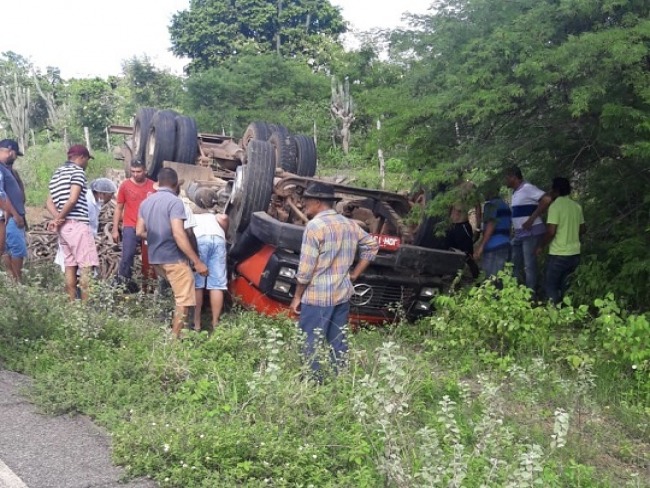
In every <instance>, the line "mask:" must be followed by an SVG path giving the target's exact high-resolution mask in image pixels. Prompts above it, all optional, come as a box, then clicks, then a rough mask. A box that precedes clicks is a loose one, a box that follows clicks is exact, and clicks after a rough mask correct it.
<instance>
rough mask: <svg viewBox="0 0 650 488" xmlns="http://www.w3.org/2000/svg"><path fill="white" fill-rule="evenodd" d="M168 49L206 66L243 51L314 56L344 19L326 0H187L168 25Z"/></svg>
mask: <svg viewBox="0 0 650 488" xmlns="http://www.w3.org/2000/svg"><path fill="white" fill-rule="evenodd" d="M169 32H170V35H171V42H172V52H173V53H174V54H176V55H177V56H187V57H189V58H190V59H191V60H192V61H191V63H190V65H189V68H188V69H189V71H196V70H202V69H207V68H209V67H211V66H215V65H219V64H222V63H224V62H225V61H227V60H229V59H231V58H234V57H238V56H242V55H247V54H263V53H270V52H276V53H277V54H280V55H283V56H289V57H290V56H304V57H306V58H309V57H313V58H316V57H318V56H319V55H320V54H321V53H322V47H321V45H322V44H323V43H324V42H325V43H326V42H327V40H328V39H329V40H330V41H333V42H337V41H338V36H339V34H341V33H343V32H345V23H344V21H343V18H342V16H341V13H340V11H339V9H338V8H337V7H334V6H332V4H331V3H330V2H329V0H309V1H305V0H191V1H190V8H189V9H188V10H183V11H181V12H178V13H176V14H175V15H174V16H173V18H172V22H171V25H170V27H169Z"/></svg>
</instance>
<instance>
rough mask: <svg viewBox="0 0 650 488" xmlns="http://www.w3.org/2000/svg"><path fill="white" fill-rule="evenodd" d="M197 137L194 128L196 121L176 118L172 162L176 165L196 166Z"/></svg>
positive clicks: (197, 134) (181, 117)
mask: <svg viewBox="0 0 650 488" xmlns="http://www.w3.org/2000/svg"><path fill="white" fill-rule="evenodd" d="M198 136H199V132H198V130H197V128H196V120H194V119H193V118H192V117H185V116H183V115H178V116H176V148H175V150H174V161H176V162H177V163H185V164H196V156H197V155H198V152H199V146H198Z"/></svg>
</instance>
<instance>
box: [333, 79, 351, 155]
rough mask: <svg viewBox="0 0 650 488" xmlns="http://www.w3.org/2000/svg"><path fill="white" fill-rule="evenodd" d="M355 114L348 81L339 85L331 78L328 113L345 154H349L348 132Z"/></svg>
mask: <svg viewBox="0 0 650 488" xmlns="http://www.w3.org/2000/svg"><path fill="white" fill-rule="evenodd" d="M355 112H356V107H355V104H354V100H352V95H350V81H349V80H348V79H347V78H346V79H345V83H339V82H338V81H337V80H336V77H334V76H333V77H332V98H331V101H330V113H331V114H332V117H333V118H334V121H335V122H336V131H337V136H338V137H339V138H340V139H341V146H342V147H343V152H344V153H345V154H348V153H349V152H350V138H351V133H350V131H351V128H352V124H353V123H354V121H355V119H356V113H355Z"/></svg>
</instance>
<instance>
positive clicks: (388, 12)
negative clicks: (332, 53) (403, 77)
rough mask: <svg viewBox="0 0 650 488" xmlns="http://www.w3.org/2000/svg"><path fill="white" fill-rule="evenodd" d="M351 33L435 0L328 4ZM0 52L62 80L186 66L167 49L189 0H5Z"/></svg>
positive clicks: (394, 20) (389, 22) (391, 23)
mask: <svg viewBox="0 0 650 488" xmlns="http://www.w3.org/2000/svg"><path fill="white" fill-rule="evenodd" d="M330 1H331V2H332V3H333V4H334V5H337V6H339V7H341V8H342V12H343V17H344V18H345V20H346V21H348V22H350V24H351V27H352V28H353V29H358V30H369V29H371V28H375V27H383V28H392V27H395V26H397V25H400V20H401V17H402V15H403V14H404V12H410V13H425V12H426V11H427V9H428V7H429V5H430V4H431V1H432V0H399V1H393V0H330ZM2 4H3V5H2V12H1V13H0V16H1V17H2V20H3V22H2V28H1V29H0V52H5V51H14V52H16V53H18V54H20V55H22V56H24V57H26V58H28V59H29V60H30V61H31V62H32V63H33V64H34V65H35V66H37V67H39V68H44V67H45V66H57V67H59V68H60V69H61V74H62V76H63V77H64V78H71V77H91V76H100V77H106V76H108V75H117V74H119V73H120V72H121V63H122V61H123V60H125V59H130V58H132V57H133V56H139V57H140V56H143V55H145V54H146V55H148V56H149V58H150V59H151V60H152V61H153V63H154V64H155V65H156V66H158V67H159V68H169V69H171V70H172V71H173V72H174V73H180V72H181V71H182V67H183V65H184V64H185V62H184V61H183V60H180V59H178V58H176V57H174V56H173V55H172V54H171V53H170V52H169V49H170V47H171V44H170V42H169V32H168V30H167V26H168V25H169V23H170V21H171V18H172V15H173V14H174V13H175V12H177V11H179V10H185V9H187V8H188V6H189V0H66V1H65V2H57V1H55V0H3V1H2Z"/></svg>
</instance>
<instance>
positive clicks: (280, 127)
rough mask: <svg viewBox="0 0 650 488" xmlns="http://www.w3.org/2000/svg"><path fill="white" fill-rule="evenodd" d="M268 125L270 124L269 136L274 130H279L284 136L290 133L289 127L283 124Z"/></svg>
mask: <svg viewBox="0 0 650 488" xmlns="http://www.w3.org/2000/svg"><path fill="white" fill-rule="evenodd" d="M268 126H269V137H270V135H271V134H273V133H274V132H279V133H280V135H282V136H286V135H289V134H290V132H289V129H287V128H286V127H285V126H284V125H282V124H268Z"/></svg>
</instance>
